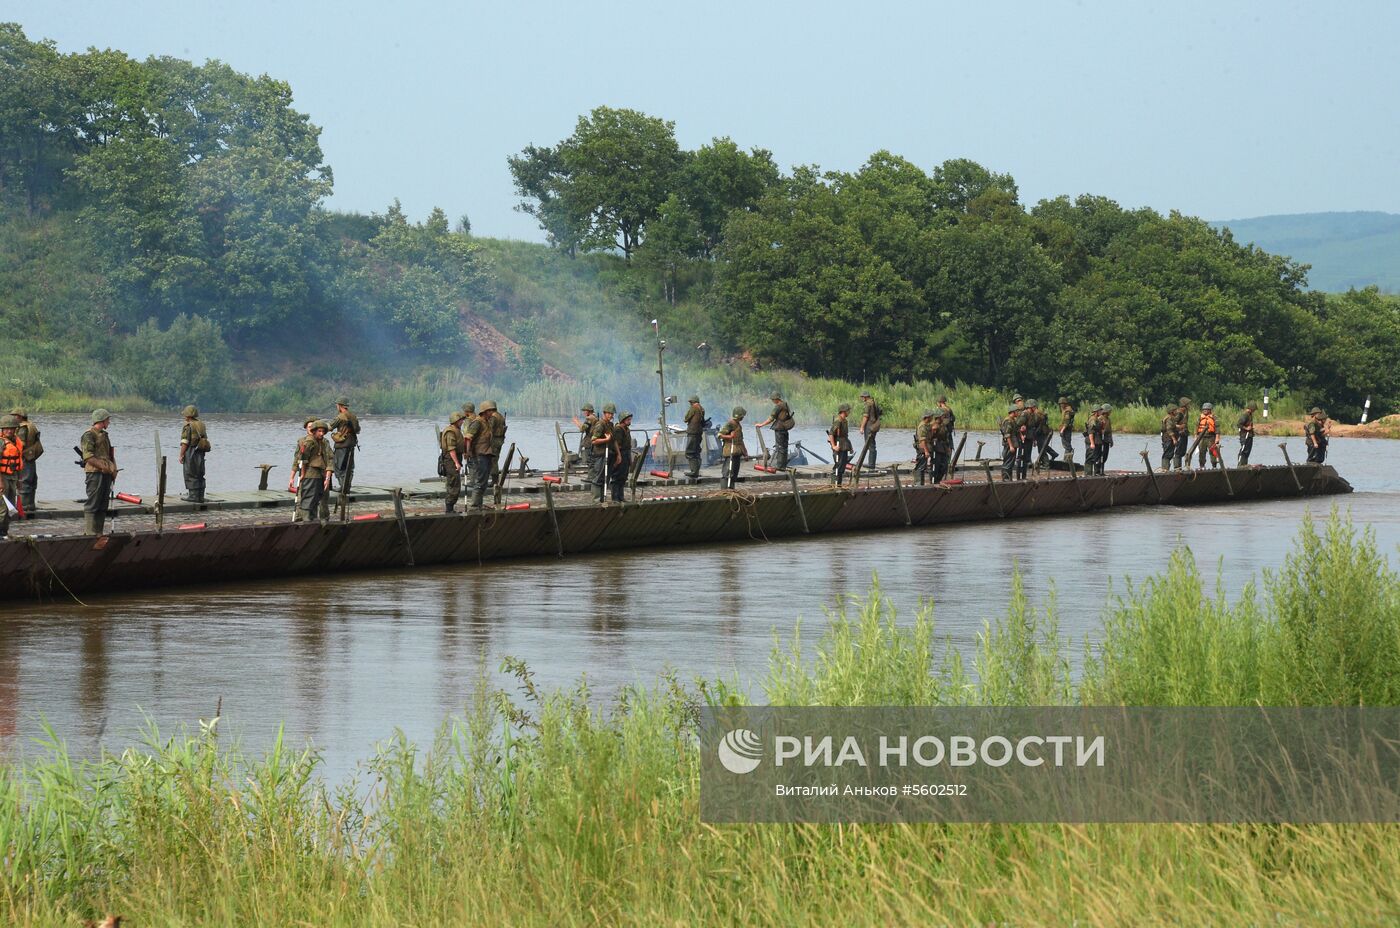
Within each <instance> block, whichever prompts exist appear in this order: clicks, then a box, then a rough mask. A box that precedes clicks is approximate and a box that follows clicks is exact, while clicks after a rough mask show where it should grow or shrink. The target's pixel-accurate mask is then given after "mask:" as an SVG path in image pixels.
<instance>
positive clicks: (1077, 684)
mask: <svg viewBox="0 0 1400 928" xmlns="http://www.w3.org/2000/svg"><path fill="white" fill-rule="evenodd" d="M1058 627H1059V626H1058V619H1057V615H1056V613H1055V611H1054V607H1053V605H1052V606H1050V607H1049V608H1048V609H1047V610H1046V611H1044V612H1041V611H1038V610H1036V609H1034V608H1032V607H1031V606H1030V605H1029V604H1028V602H1027V599H1026V597H1025V596H1024V595H1023V592H1022V590H1021V588H1020V585H1019V583H1017V584H1013V586H1012V588H1011V597H1010V600H1009V602H1008V604H1007V607H1006V612H1005V614H1004V616H1003V617H1002V619H1001V620H1000V621H998V622H996V623H994V624H992V625H991V626H989V627H988V628H987V629H986V631H985V632H984V634H983V635H982V636H981V639H980V642H979V646H978V648H977V651H976V653H975V655H974V656H973V657H972V658H971V659H970V660H969V661H968V662H967V663H966V664H965V665H964V664H963V663H962V662H960V661H959V660H957V658H956V656H955V655H953V654H951V652H950V651H948V650H947V649H946V648H945V647H944V646H943V645H942V644H941V643H940V642H939V639H938V632H937V629H936V627H935V625H934V621H933V613H932V609H931V608H927V607H926V608H925V609H923V610H921V611H920V613H919V615H918V616H917V617H916V619H915V621H914V622H913V623H912V624H910V623H909V622H908V621H907V620H906V621H902V622H901V621H897V619H896V617H895V616H894V614H893V612H892V610H891V609H890V608H889V606H888V603H887V602H886V601H885V600H883V598H882V596H881V593H880V590H879V589H878V588H876V589H873V590H872V591H871V593H870V595H869V596H868V597H867V598H866V599H864V600H863V601H860V602H853V603H851V604H850V605H849V606H848V608H847V609H845V610H843V611H842V612H841V613H839V614H837V615H836V616H834V617H833V619H832V620H831V622H830V624H829V626H828V627H827V628H826V630H825V634H824V636H823V638H822V642H821V644H820V646H819V648H818V653H817V654H816V655H815V657H814V658H813V659H811V660H804V659H803V658H802V657H800V656H799V655H800V654H801V651H800V649H799V648H797V647H796V642H795V640H794V641H791V642H781V643H780V644H778V645H776V646H775V647H774V651H773V654H772V658H771V663H770V670H769V672H768V674H767V676H766V677H765V678H764V679H762V680H761V681H759V686H758V692H759V693H761V699H762V701H766V702H769V703H772V704H787V705H855V704H867V705H906V704H907V705H969V704H972V705H1019V704H1028V705H1053V704H1113V705H1118V704H1124V705H1251V704H1264V705H1295V704H1298V705H1314V704H1316V705H1331V704H1352V705H1354V704H1360V703H1365V704H1368V705H1394V704H1397V700H1400V577H1397V576H1396V574H1395V572H1394V570H1393V569H1392V568H1391V567H1390V566H1389V565H1387V564H1386V562H1385V560H1384V558H1383V556H1382V555H1381V554H1380V552H1378V551H1377V549H1376V545H1375V543H1374V541H1373V540H1372V539H1371V538H1370V537H1369V536H1368V535H1367V534H1365V533H1362V532H1358V531H1356V530H1355V529H1353V528H1352V527H1351V526H1350V525H1349V524H1347V523H1344V522H1342V521H1339V520H1336V519H1335V518H1334V519H1333V520H1332V521H1331V522H1329V523H1327V524H1325V525H1321V526H1314V525H1312V524H1311V523H1308V522H1305V523H1304V524H1303V527H1302V529H1301V531H1300V533H1299V535H1298V538H1297V540H1296V541H1295V544H1294V549H1293V551H1292V553H1291V555H1290V556H1289V557H1288V558H1287V560H1286V562H1285V563H1284V564H1282V565H1281V567H1280V569H1278V570H1277V571H1274V572H1270V573H1266V574H1265V575H1264V576H1263V577H1261V578H1260V581H1259V585H1258V586H1257V587H1255V588H1252V589H1251V590H1249V591H1246V593H1245V594H1244V595H1243V596H1242V597H1239V598H1234V599H1229V600H1227V599H1225V598H1224V597H1223V596H1220V597H1217V596H1216V595H1212V594H1211V592H1210V584H1209V583H1208V581H1207V580H1206V579H1205V578H1203V577H1202V575H1201V573H1200V571H1199V570H1198V569H1197V567H1196V564H1195V562H1194V560H1193V559H1192V558H1191V556H1190V554H1189V552H1186V551H1184V550H1183V551H1181V552H1178V553H1177V554H1176V555H1174V556H1173V558H1172V560H1171V563H1170V566H1169V569H1168V570H1167V571H1166V572H1164V573H1163V574H1161V575H1160V576H1158V577H1156V578H1154V579H1151V580H1148V581H1147V582H1145V583H1143V584H1141V585H1140V586H1137V587H1134V588H1132V589H1131V590H1128V591H1127V592H1126V593H1125V595H1124V596H1123V597H1122V598H1121V599H1120V600H1116V601H1114V602H1112V603H1111V604H1110V605H1109V607H1108V609H1107V610H1106V612H1105V614H1104V616H1103V627H1104V635H1103V639H1102V644H1101V646H1100V647H1098V648H1096V649H1095V650H1094V652H1093V653H1092V655H1091V658H1090V660H1089V661H1088V662H1087V663H1086V664H1085V666H1084V667H1083V671H1082V673H1080V674H1077V675H1076V674H1073V673H1071V670H1070V664H1071V660H1070V657H1071V654H1072V653H1073V652H1074V644H1073V643H1072V642H1069V641H1067V640H1064V639H1062V637H1061V635H1060V633H1059V630H1058ZM507 669H508V670H509V671H510V672H512V673H513V674H514V675H515V684H516V685H515V687H514V688H513V691H512V692H507V691H494V692H483V693H482V694H481V695H480V696H479V697H478V698H477V699H476V700H475V701H474V702H473V704H472V705H470V706H468V707H467V708H466V710H465V711H464V712H463V713H462V714H461V715H460V716H458V717H456V718H454V719H452V720H451V721H449V722H448V723H446V724H444V726H443V727H442V729H441V731H440V734H439V736H438V738H437V739H436V740H435V742H434V743H433V744H431V745H413V744H411V743H408V742H407V741H405V740H404V739H402V738H397V739H391V740H390V741H389V742H386V743H385V744H384V745H383V746H382V748H381V749H380V750H379V751H378V752H377V753H376V754H375V755H374V756H373V757H372V758H370V759H368V760H366V761H365V762H364V764H363V765H362V767H361V773H360V777H359V779H358V781H357V782H356V783H354V784H331V785H327V784H324V783H322V782H320V781H319V780H318V769H319V768H318V758H317V756H316V755H315V753H314V752H310V751H298V750H296V749H294V748H292V747H291V746H289V745H287V744H285V743H284V742H282V741H281V740H280V739H279V740H278V741H277V742H276V743H275V744H274V745H273V746H272V747H271V749H270V750H269V751H268V752H267V753H266V754H265V755H263V756H261V757H256V758H255V757H249V756H247V755H246V754H244V753H243V752H242V751H241V750H240V749H239V747H238V745H237V744H232V743H229V742H228V741H227V739H226V736H225V735H223V734H222V733H221V728H220V723H219V722H218V721H217V720H211V721H209V722H206V723H201V726H200V729H199V731H198V733H191V734H189V735H180V736H177V737H174V738H170V737H163V736H161V735H159V734H157V733H156V732H154V731H152V732H150V734H149V736H148V738H147V743H146V744H145V746H144V747H141V748H139V749H133V750H130V751H127V752H126V753H124V754H123V755H121V756H119V757H113V756H106V757H104V758H103V759H102V760H101V761H100V762H97V763H83V762H80V761H77V760H74V759H73V758H71V757H69V756H68V755H67V754H66V753H65V752H64V751H63V749H62V747H61V744H60V743H59V742H58V741H57V738H56V737H55V739H54V742H53V744H52V745H51V748H50V751H51V755H50V757H48V758H47V759H44V760H37V761H33V762H29V763H27V764H26V765H24V766H23V767H4V768H0V858H3V859H5V860H6V861H7V862H8V863H9V866H7V867H6V868H5V869H4V870H3V871H0V911H3V913H4V916H5V920H6V921H8V922H12V923H16V924H26V925H40V924H45V925H46V924H55V925H71V924H73V923H74V922H75V921H77V920H79V919H81V918H90V917H93V916H96V915H101V914H102V913H103V912H105V911H110V912H115V913H120V914H122V915H124V916H126V917H127V918H128V919H129V920H130V922H131V923H132V924H138V925H140V924H157V923H163V922H168V923H198V922H206V923H221V924H262V923H273V922H275V923H282V924H299V923H307V924H315V925H318V926H320V925H327V926H330V925H347V926H348V925H356V926H358V925H363V924H376V925H381V924H383V925H399V924H401V925H447V924H462V923H472V924H512V925H533V924H538V925H546V924H547V925H559V924H608V925H616V924H636V925H652V924H657V923H663V924H682V923H683V924H713V923H725V924H732V923H745V924H757V925H770V924H771V925H778V924H782V925H789V924H830V923H831V921H832V920H833V917H834V914H835V913H839V915H838V916H836V917H839V918H840V920H842V921H843V922H846V923H850V924H871V925H876V924H878V925H887V924H908V923H922V924H956V925H963V924H989V923H996V924H1066V925H1067V924H1071V923H1074V924H1078V925H1105V926H1107V925H1118V924H1124V923H1131V924H1179V923H1180V922H1181V919H1182V917H1183V913H1190V916H1189V918H1190V920H1192V921H1198V922H1200V923H1211V924H1221V923H1229V924H1263V923H1266V922H1267V923H1284V924H1295V923H1296V924H1313V923H1319V924H1320V923H1326V924H1374V923H1378V922H1384V921H1389V920H1391V919H1393V918H1394V917H1395V916H1396V914H1397V913H1400V891H1397V889H1396V887H1395V884H1394V881H1393V879H1392V877H1391V874H1393V872H1394V870H1395V868H1396V866H1397V865H1400V842H1397V841H1396V840H1395V828H1394V826H1376V825H1348V826H1329V825H1309V826H1248V825H1216V826H1170V825H1168V826H1163V825H1153V826H1146V825H1095V826H1070V825H1064V826H1061V825H1025V826H1014V825H999V826H933V825H927V826H924V825H920V826H846V827H839V828H838V827H828V826H773V825H760V826H737V827H721V828H716V827H709V826H704V825H701V824H699V821H698V770H697V758H696V755H695V750H694V746H693V740H692V739H693V734H694V720H695V711H696V708H697V706H698V705H699V704H701V703H703V702H704V701H706V700H708V701H710V702H712V703H733V702H738V701H741V697H740V696H739V695H738V693H739V692H740V691H739V690H738V688H737V686H736V684H735V683H734V682H733V681H709V682H705V683H696V684H694V685H689V684H687V683H686V682H685V681H683V680H682V679H680V678H679V677H678V676H676V675H674V674H672V675H667V676H666V677H664V678H663V679H662V680H661V681H659V682H658V683H657V684H655V685H653V686H650V687H634V688H630V689H628V690H625V691H624V692H623V693H622V694H621V695H620V697H619V698H618V699H617V701H616V702H615V704H614V705H613V706H612V708H611V709H609V710H608V711H605V712H604V711H599V710H597V709H596V708H595V707H594V706H593V705H591V704H590V702H589V699H588V695H589V693H588V688H587V686H586V684H583V683H580V684H579V685H578V686H577V687H575V688H573V689H570V690H566V691H561V692H554V693H544V692H541V691H540V689H539V688H538V687H537V686H536V685H535V683H534V681H533V678H532V676H531V674H530V671H529V670H528V668H526V667H524V666H522V665H520V664H518V663H517V662H512V661H507ZM503 733H504V734H503Z"/></svg>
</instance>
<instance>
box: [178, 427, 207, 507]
mask: <svg viewBox="0 0 1400 928" xmlns="http://www.w3.org/2000/svg"><path fill="white" fill-rule="evenodd" d="M180 414H181V415H182V416H184V417H185V424H184V426H183V427H182V428H181V429H180V464H181V465H183V467H184V471H185V495H184V496H182V497H180V499H182V500H185V501H186V502H189V503H202V502H204V455H205V454H207V453H208V452H209V449H210V444H209V431H208V429H206V428H205V427H204V423H203V422H201V421H199V409H198V408H196V407H194V406H186V407H185V408H184V409H183V410H181V412H180Z"/></svg>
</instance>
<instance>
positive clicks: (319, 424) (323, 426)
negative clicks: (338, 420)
mask: <svg viewBox="0 0 1400 928" xmlns="http://www.w3.org/2000/svg"><path fill="white" fill-rule="evenodd" d="M317 430H320V431H322V432H329V431H330V430H331V424H330V423H329V422H327V421H326V420H325V419H317V420H316V421H315V422H313V423H311V431H313V432H315V431H317Z"/></svg>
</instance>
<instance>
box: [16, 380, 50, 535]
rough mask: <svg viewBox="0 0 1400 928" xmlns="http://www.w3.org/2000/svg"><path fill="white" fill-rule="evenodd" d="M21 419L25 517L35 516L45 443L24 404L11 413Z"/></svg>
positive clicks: (21, 487)
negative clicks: (41, 457) (40, 463)
mask: <svg viewBox="0 0 1400 928" xmlns="http://www.w3.org/2000/svg"><path fill="white" fill-rule="evenodd" d="M10 415H12V416H14V417H15V418H16V419H18V420H19V428H18V430H17V431H16V432H15V435H16V437H18V438H19V440H20V441H21V442H22V443H23V444H24V467H23V468H22V469H21V470H20V472H19V497H20V508H22V509H23V510H24V518H26V519H32V518H34V494H35V493H36V492H37V491H38V489H39V467H38V463H37V462H38V460H39V456H40V455H42V454H43V453H44V443H43V442H41V441H40V440H39V427H38V426H37V425H35V424H34V423H33V422H31V421H30V419H29V412H28V411H27V410H26V409H25V408H24V407H23V406H17V407H15V409H14V411H12V412H11V413H10Z"/></svg>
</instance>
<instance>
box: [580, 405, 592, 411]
mask: <svg viewBox="0 0 1400 928" xmlns="http://www.w3.org/2000/svg"><path fill="white" fill-rule="evenodd" d="M579 409H580V410H582V411H583V412H593V404H592V403H584V404H583V405H582V406H580V407H579Z"/></svg>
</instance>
